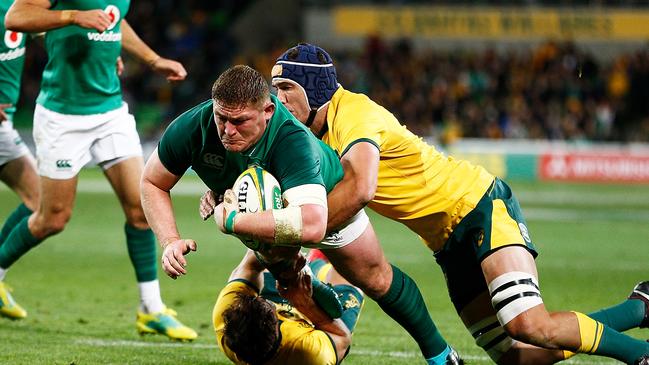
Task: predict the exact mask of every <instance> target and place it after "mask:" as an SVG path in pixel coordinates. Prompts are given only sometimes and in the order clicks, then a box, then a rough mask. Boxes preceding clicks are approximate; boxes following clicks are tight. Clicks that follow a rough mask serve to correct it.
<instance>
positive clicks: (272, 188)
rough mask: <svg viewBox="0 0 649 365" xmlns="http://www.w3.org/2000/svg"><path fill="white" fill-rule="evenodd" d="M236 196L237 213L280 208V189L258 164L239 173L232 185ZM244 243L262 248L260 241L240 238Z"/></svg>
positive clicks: (276, 182)
mask: <svg viewBox="0 0 649 365" xmlns="http://www.w3.org/2000/svg"><path fill="white" fill-rule="evenodd" d="M232 191H233V192H234V194H235V195H236V197H237V206H238V211H239V213H257V212H261V211H264V210H268V209H282V208H283V207H284V205H283V203H282V189H281V188H280V186H279V182H278V181H277V179H275V177H274V176H273V175H271V174H270V173H269V172H268V171H266V170H264V169H262V168H261V167H259V166H252V167H249V168H248V169H247V170H245V171H244V172H242V173H241V175H239V177H238V178H237V180H236V181H235V182H234V185H233V186H232ZM241 241H242V242H243V244H244V245H246V246H247V247H248V248H250V249H252V250H256V251H258V250H260V249H262V248H263V244H262V243H261V242H257V241H255V240H252V239H246V238H242V239H241Z"/></svg>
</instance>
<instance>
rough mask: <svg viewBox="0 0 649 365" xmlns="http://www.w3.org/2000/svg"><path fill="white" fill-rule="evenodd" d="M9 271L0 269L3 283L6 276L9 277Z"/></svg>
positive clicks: (0, 278)
mask: <svg viewBox="0 0 649 365" xmlns="http://www.w3.org/2000/svg"><path fill="white" fill-rule="evenodd" d="M8 270H9V269H3V268H1V267H0V281H3V280H4V279H5V275H7V271H8Z"/></svg>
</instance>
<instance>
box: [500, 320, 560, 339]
mask: <svg viewBox="0 0 649 365" xmlns="http://www.w3.org/2000/svg"><path fill="white" fill-rule="evenodd" d="M505 331H506V332H507V334H508V335H509V336H510V337H511V338H513V339H515V340H518V341H520V342H524V343H528V344H532V345H537V346H541V347H547V346H548V345H551V344H552V338H553V337H554V336H553V331H552V328H551V326H550V324H549V323H548V322H547V321H545V320H542V319H539V318H530V317H529V316H526V315H521V316H518V317H516V318H514V319H513V320H512V321H510V322H509V323H507V325H505Z"/></svg>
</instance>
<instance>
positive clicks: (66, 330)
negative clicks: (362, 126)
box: [0, 0, 649, 364]
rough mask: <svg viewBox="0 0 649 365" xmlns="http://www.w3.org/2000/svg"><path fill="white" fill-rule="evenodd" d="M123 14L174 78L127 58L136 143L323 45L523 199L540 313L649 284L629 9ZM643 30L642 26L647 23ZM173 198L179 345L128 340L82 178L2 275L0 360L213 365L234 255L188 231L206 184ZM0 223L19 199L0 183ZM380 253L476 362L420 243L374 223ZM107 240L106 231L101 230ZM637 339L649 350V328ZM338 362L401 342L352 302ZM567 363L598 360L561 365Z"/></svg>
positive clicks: (614, 5) (523, 5)
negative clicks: (345, 350) (286, 54)
mask: <svg viewBox="0 0 649 365" xmlns="http://www.w3.org/2000/svg"><path fill="white" fill-rule="evenodd" d="M126 19H127V20H128V21H129V23H130V24H131V25H132V26H133V28H134V29H135V30H136V31H137V32H138V33H139V34H140V36H141V37H142V38H143V39H144V40H145V41H146V42H147V43H148V44H150V45H151V46H152V48H154V49H156V50H157V51H158V52H159V53H160V54H161V55H164V56H165V57H169V58H173V59H177V60H179V61H181V62H183V64H184V65H185V67H186V68H187V70H188V73H189V75H188V80H187V81H185V82H183V83H181V84H178V85H170V84H168V83H166V82H165V81H164V80H163V79H162V78H160V77H157V76H155V75H153V74H152V73H151V72H150V71H149V70H147V69H146V68H145V67H144V66H142V65H140V64H138V63H136V62H134V61H133V60H131V59H129V58H128V57H125V62H126V70H125V74H124V75H123V77H122V82H123V84H122V85H123V91H124V97H125V99H126V100H127V102H128V103H129V105H130V107H131V110H132V112H133V113H134V114H135V115H136V119H137V121H138V129H139V130H140V133H141V136H142V138H143V141H144V143H145V146H147V147H148V148H151V147H152V146H155V142H156V141H157V138H158V137H159V136H160V134H161V132H162V131H163V130H164V128H165V126H166V125H167V124H168V123H169V122H170V121H171V120H172V119H173V118H174V117H175V116H177V115H178V114H179V113H181V112H182V111H184V110H186V109H187V108H188V107H190V106H192V105H194V104H195V103H197V102H199V101H202V100H204V99H206V98H208V97H209V94H210V87H211V83H212V82H213V80H214V79H215V78H216V76H217V75H218V74H219V73H220V72H221V71H222V70H224V69H225V68H226V67H228V66H230V65H232V64H237V63H247V64H250V65H253V66H255V67H256V68H258V69H259V70H261V71H262V72H264V74H266V75H268V74H269V73H270V67H271V66H272V64H273V61H274V59H275V58H276V57H277V55H279V54H280V53H281V52H282V51H283V50H284V49H286V48H287V47H289V46H291V45H293V44H295V43H297V42H299V41H311V42H317V43H319V44H320V45H321V46H323V47H325V48H326V49H328V50H329V51H331V53H332V55H333V57H334V61H335V62H336V64H337V68H338V73H339V81H340V82H341V84H343V85H344V86H345V87H346V88H348V89H351V90H355V91H360V92H364V93H367V94H368V95H370V97H372V98H373V99H375V100H376V101H378V102H379V103H381V104H383V105H384V106H386V107H387V108H388V109H390V110H391V111H392V112H394V113H395V114H396V115H397V116H398V117H399V119H400V120H401V121H402V122H404V123H405V124H406V125H407V126H408V127H409V128H410V129H411V130H413V131H414V132H416V133H418V134H420V135H422V136H424V137H425V138H427V139H428V140H430V141H431V142H432V143H435V144H436V145H437V146H438V147H439V148H440V149H443V150H446V151H449V152H450V153H452V154H454V155H456V156H459V157H464V158H468V159H471V160H473V161H476V162H479V163H482V164H484V165H485V166H486V167H487V168H488V169H489V170H490V171H491V172H493V173H496V174H498V175H500V176H503V177H506V178H508V180H510V181H511V182H512V185H513V186H514V189H515V192H517V194H518V197H519V199H520V200H521V202H522V206H523V211H524V212H525V214H526V216H527V218H528V220H529V225H530V231H531V234H532V238H533V240H534V241H535V242H536V243H537V245H538V246H539V247H540V250H541V256H540V258H539V261H538V264H539V271H540V274H541V285H542V287H543V290H544V299H545V301H546V303H547V304H548V306H549V308H550V309H555V310H557V309H568V308H570V309H577V310H581V311H585V312H588V311H590V310H594V309H596V308H599V307H602V306H605V305H608V304H613V303H615V302H616V301H618V300H620V299H622V298H623V297H624V296H626V295H627V294H628V292H629V291H630V289H631V287H632V286H633V285H634V284H635V283H636V282H637V281H640V280H645V279H647V269H646V262H647V259H649V253H648V250H647V241H648V238H649V225H647V222H648V221H649V186H648V185H647V183H649V147H648V145H647V143H648V142H649V43H647V40H649V27H646V24H649V5H647V4H646V2H645V1H604V0H602V1H586V0H583V1H568V0H565V1H560V0H556V1H534V0H527V1H506V0H501V1H454V2H450V1H449V2H443V1H407V0H402V1H319V0H310V1H309V0H304V1H293V0H290V1H281V0H268V1H250V0H248V1H245V0H244V1H234V0H231V1H218V2H200V1H172V0H160V1H134V2H132V4H131V10H130V12H129V14H128V15H127V17H126ZM643 24H645V25H644V26H643ZM27 54H28V57H27V64H26V69H25V74H24V77H23V89H22V95H21V101H20V103H19V106H18V114H17V116H16V126H17V127H18V128H19V129H20V130H21V133H22V135H23V136H24V137H26V139H28V140H29V139H30V138H29V135H30V134H31V131H30V127H31V114H32V111H33V103H34V100H35V97H36V95H37V93H38V89H39V81H40V70H42V67H43V66H44V64H45V62H46V56H45V54H44V53H43V50H42V48H41V47H40V46H39V45H38V44H31V46H30V47H29V49H28V52H27ZM186 180H187V181H184V182H183V183H182V184H181V185H180V186H179V187H178V190H177V191H178V192H177V193H176V194H174V204H175V207H176V210H177V215H178V219H179V227H180V230H181V232H182V233H183V234H184V235H186V236H190V237H192V238H195V239H196V240H197V241H198V242H199V245H200V246H199V247H200V249H199V252H198V253H197V254H195V255H193V257H191V261H190V275H188V276H187V277H184V278H181V279H179V280H177V281H172V280H169V279H167V278H166V277H163V276H161V282H162V286H163V297H164V298H165V299H166V301H167V302H168V303H169V304H170V305H172V306H173V307H175V309H177V310H178V311H179V313H180V315H181V318H183V320H185V321H187V322H188V324H190V325H192V326H194V327H196V328H198V330H199V333H200V335H201V337H200V338H199V340H197V341H196V342H195V343H193V344H172V343H168V342H167V341H166V340H165V339H163V338H145V339H140V338H138V337H137V335H136V334H135V331H134V328H133V318H132V317H134V307H135V303H136V298H135V292H134V288H131V286H130V285H131V284H130V283H132V278H131V276H132V272H131V271H130V270H131V269H130V268H129V267H128V263H127V258H126V250H125V248H124V247H123V246H124V245H123V243H122V242H121V239H122V238H121V228H120V227H121V225H122V219H123V218H122V214H121V211H120V210H119V205H118V204H117V202H116V201H115V198H114V197H113V196H112V195H110V194H107V193H109V192H110V190H109V189H110V188H109V187H108V185H107V184H106V183H105V182H104V181H103V180H102V178H101V174H100V173H99V172H98V171H97V170H94V169H90V170H87V171H85V172H84V173H83V174H82V176H81V181H80V185H79V193H78V198H77V203H76V207H75V213H74V216H73V218H72V221H71V223H70V226H69V229H68V230H66V231H65V232H64V233H62V234H61V235H59V236H56V237H54V238H52V239H50V240H48V242H47V243H45V244H44V245H43V246H42V247H40V248H39V249H38V250H36V251H35V252H33V253H30V254H28V255H27V256H26V257H25V258H24V259H23V260H22V261H21V262H20V263H18V264H17V265H15V267H14V268H12V270H11V272H10V273H9V275H8V280H9V281H10V283H11V284H12V285H13V286H15V287H16V288H17V290H16V292H15V295H16V297H17V299H18V300H19V301H20V302H21V304H23V305H24V306H26V307H27V309H28V310H29V311H30V317H29V318H28V319H27V320H26V321H22V322H7V321H2V322H0V338H1V339H2V341H0V363H9V364H25V363H30V364H39V363H42V364H52V363H57V364H58V363H60V364H64V363H65V364H71V363H75V364H94V363H120V364H123V363H132V364H144V363H151V364H154V363H155V364H166V363H169V364H171V363H174V364H177V363H193V364H215V363H216V364H225V363H226V362H225V358H224V357H223V356H222V355H221V354H220V353H218V350H217V349H216V347H215V345H214V343H213V337H212V335H211V329H210V324H209V314H210V311H211V305H212V304H213V301H214V298H215V296H216V293H217V291H218V289H219V288H220V286H221V285H222V283H224V281H225V279H226V278H227V275H228V273H229V271H230V270H231V268H232V267H234V265H235V264H236V262H238V259H239V258H240V256H241V254H242V252H243V249H242V246H241V245H240V244H238V243H237V242H236V241H235V240H232V239H228V238H224V237H223V236H222V235H220V234H217V233H216V230H215V229H214V227H213V226H211V225H210V224H209V223H202V222H200V221H199V219H198V218H197V217H198V216H197V214H196V210H197V209H196V208H197V206H196V202H197V199H198V197H199V196H200V194H201V193H202V191H203V189H204V187H203V186H202V184H200V182H198V181H197V180H196V179H195V178H192V177H189V178H188V179H186ZM0 201H2V202H3V203H2V204H0V216H3V217H6V216H7V215H8V214H9V212H10V209H11V208H12V207H14V206H15V204H16V203H17V199H16V197H15V196H14V195H13V194H12V193H11V192H10V191H8V190H7V189H6V188H5V187H4V186H2V187H1V188H0ZM371 217H372V219H373V221H374V222H375V226H376V227H377V230H378V233H379V235H380V238H381V240H382V244H383V246H384V247H385V250H386V253H387V255H388V257H389V258H390V259H391V260H392V261H394V262H395V263H397V264H399V265H400V266H401V267H402V268H404V269H405V270H406V271H408V272H409V273H411V274H412V276H413V277H414V278H415V279H416V280H417V282H418V283H419V284H420V286H421V287H422V291H423V293H424V295H425V296H426V301H427V303H428V305H429V310H430V311H431V313H432V314H433V316H434V318H435V320H436V322H437V323H438V325H439V326H440V328H441V329H442V331H443V333H444V334H445V336H446V337H447V338H448V339H449V341H450V342H451V343H453V344H454V345H455V346H456V347H457V348H458V350H460V352H461V353H462V354H464V355H465V357H467V358H468V359H469V360H470V361H471V363H474V364H488V363H490V362H489V361H488V360H487V358H486V356H485V355H484V353H483V352H481V351H480V350H479V349H478V348H477V347H476V346H475V345H474V344H473V343H472V339H471V337H470V335H469V334H468V333H467V332H466V330H465V329H464V327H463V326H462V325H461V323H460V321H459V320H458V319H457V316H456V315H455V313H454V312H453V309H452V307H451V305H450V302H449V300H448V297H447V295H446V291H445V286H444V283H443V278H442V275H441V272H440V270H439V269H438V267H437V266H436V264H435V263H434V259H433V257H432V255H430V254H429V253H428V252H427V251H426V249H425V248H424V247H423V246H422V245H421V244H420V243H419V242H418V240H417V238H416V237H415V236H414V235H413V234H412V233H410V232H408V231H406V230H404V229H403V228H402V227H399V226H397V225H395V224H394V223H392V222H389V221H387V220H385V219H381V218H380V217H378V216H376V215H372V216H371ZM108 227H115V228H114V229H110V228H108ZM632 334H633V335H636V336H638V337H647V334H646V331H645V332H641V331H635V332H632ZM354 343H355V345H354V348H353V349H352V353H351V355H350V357H349V359H348V360H347V363H350V364H361V363H367V362H370V361H371V362H372V363H376V364H411V363H415V362H416V361H417V359H418V354H417V349H416V346H415V344H414V343H413V342H412V341H411V340H410V339H409V338H408V336H407V335H406V334H405V332H404V331H403V330H401V329H400V328H399V327H398V326H396V325H395V324H394V323H392V322H391V321H390V320H389V319H387V317H386V316H385V315H383V314H381V312H380V310H379V309H378V308H377V307H376V305H374V303H368V304H367V305H366V307H365V309H364V314H363V315H362V317H361V320H360V323H359V326H358V329H357V332H356V336H355V339H354ZM571 362H572V363H576V364H599V363H612V362H606V361H602V360H598V359H596V358H588V357H583V356H581V357H577V358H575V359H574V360H571Z"/></svg>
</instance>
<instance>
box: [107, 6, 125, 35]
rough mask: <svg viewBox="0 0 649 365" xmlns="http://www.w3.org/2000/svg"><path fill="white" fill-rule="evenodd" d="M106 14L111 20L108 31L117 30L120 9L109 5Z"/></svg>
mask: <svg viewBox="0 0 649 365" xmlns="http://www.w3.org/2000/svg"><path fill="white" fill-rule="evenodd" d="M104 13H106V14H108V17H109V18H110V22H111V23H110V25H109V26H108V28H106V30H111V29H113V28H115V25H117V22H118V21H119V19H120V15H121V14H120V13H119V8H118V7H117V6H115V5H108V6H107V7H106V9H104Z"/></svg>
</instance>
